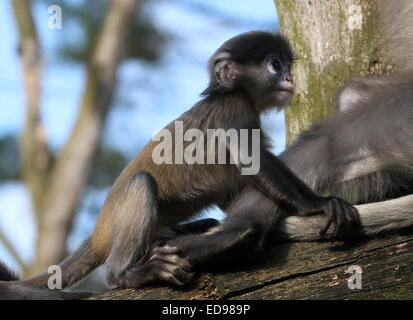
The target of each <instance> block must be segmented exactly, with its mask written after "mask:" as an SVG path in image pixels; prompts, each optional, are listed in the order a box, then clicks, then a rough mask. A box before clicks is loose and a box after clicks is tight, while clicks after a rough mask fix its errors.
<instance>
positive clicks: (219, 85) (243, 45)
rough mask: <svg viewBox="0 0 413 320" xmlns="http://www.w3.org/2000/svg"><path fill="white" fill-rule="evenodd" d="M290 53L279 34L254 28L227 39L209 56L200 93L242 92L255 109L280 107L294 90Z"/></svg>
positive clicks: (284, 39) (288, 99)
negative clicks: (207, 79) (207, 77)
mask: <svg viewBox="0 0 413 320" xmlns="http://www.w3.org/2000/svg"><path fill="white" fill-rule="evenodd" d="M292 61H293V53H292V50H291V47H290V44H289V42H288V40H287V39H286V38H285V37H284V36H282V35H281V34H272V33H269V32H262V31H253V32H247V33H243V34H241V35H238V36H236V37H234V38H231V39H229V40H228V41H226V42H225V43H224V44H223V45H222V46H221V47H220V48H219V49H218V50H217V51H216V52H215V53H214V55H213V56H212V57H211V58H210V60H209V73H210V83H209V86H208V88H207V89H206V90H205V91H204V92H203V93H202V94H203V95H205V96H213V95H218V94H223V93H227V92H240V93H242V94H245V95H246V96H247V97H248V98H249V99H250V100H251V101H252V102H253V105H254V107H255V108H256V109H257V111H263V110H266V109H268V108H271V107H278V108H283V107H285V106H286V105H288V103H289V102H290V100H291V98H292V96H293V94H294V85H293V79H292V76H291V73H290V67H291V64H292Z"/></svg>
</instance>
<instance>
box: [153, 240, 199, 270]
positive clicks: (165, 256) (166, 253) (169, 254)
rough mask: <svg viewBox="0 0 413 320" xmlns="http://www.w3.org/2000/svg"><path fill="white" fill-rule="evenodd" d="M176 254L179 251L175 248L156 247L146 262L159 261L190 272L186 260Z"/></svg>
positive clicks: (167, 246) (166, 246)
mask: <svg viewBox="0 0 413 320" xmlns="http://www.w3.org/2000/svg"><path fill="white" fill-rule="evenodd" d="M178 254H179V250H178V248H177V247H171V246H169V245H165V246H162V247H156V248H155V249H153V250H152V256H151V257H150V258H149V260H148V262H150V261H152V260H161V261H164V262H167V263H170V264H175V265H179V267H180V268H182V269H185V270H190V269H191V268H192V266H191V264H190V263H189V261H188V259H186V258H182V257H180V256H179V255H178Z"/></svg>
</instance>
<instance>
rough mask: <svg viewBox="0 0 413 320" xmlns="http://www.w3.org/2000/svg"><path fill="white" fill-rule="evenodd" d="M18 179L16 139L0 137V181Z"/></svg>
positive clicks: (14, 137)
mask: <svg viewBox="0 0 413 320" xmlns="http://www.w3.org/2000/svg"><path fill="white" fill-rule="evenodd" d="M17 179H20V167H19V157H18V150H17V137H16V136H13V135H6V136H4V137H0V181H1V180H17Z"/></svg>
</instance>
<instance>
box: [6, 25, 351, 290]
mask: <svg viewBox="0 0 413 320" xmlns="http://www.w3.org/2000/svg"><path fill="white" fill-rule="evenodd" d="M292 62H293V54H292V50H291V48H290V45H289V43H288V41H287V40H286V39H285V38H284V37H283V36H282V35H280V34H271V33H267V32H249V33H245V34H241V35H239V36H236V37H234V38H232V39H230V40H228V41H227V42H225V43H224V44H223V45H222V46H221V47H220V48H219V49H218V50H217V51H216V52H215V53H214V54H213V56H212V57H211V59H210V61H209V72H210V83H209V86H208V88H207V89H206V90H205V91H204V92H203V93H202V94H203V98H202V100H200V101H199V102H198V103H196V104H195V106H193V107H192V108H191V109H190V110H188V111H187V112H185V113H184V114H183V115H182V116H180V117H179V118H178V119H177V120H176V121H180V122H182V124H183V131H184V132H185V131H187V130H188V129H192V128H196V129H198V130H200V131H201V132H202V133H203V134H204V135H205V136H206V135H207V130H208V129H224V130H225V131H227V130H230V129H232V130H235V131H236V132H237V133H240V130H241V129H248V132H249V133H251V132H252V130H253V129H258V130H260V136H259V145H260V148H259V151H258V152H259V154H258V155H259V159H260V166H259V171H258V172H257V174H255V175H242V174H241V170H242V169H243V165H242V163H239V162H238V163H235V164H233V163H231V162H230V158H231V159H234V158H237V155H236V154H234V151H233V150H232V149H231V148H229V147H228V146H227V145H225V147H226V148H227V149H226V152H227V154H228V157H227V158H226V162H225V163H218V159H216V161H215V164H187V163H182V164H177V163H174V164H157V163H155V162H154V160H153V155H152V154H153V150H154V148H155V147H156V146H157V145H158V142H156V141H151V142H149V143H148V144H147V145H146V147H145V148H144V149H143V150H142V151H141V152H140V153H139V154H138V155H137V157H136V158H135V159H134V160H132V161H131V162H130V163H129V165H128V166H127V167H126V168H125V169H124V170H123V172H122V173H121V174H120V176H119V177H118V178H117V180H116V181H115V183H114V185H113V187H112V190H111V191H110V193H109V195H108V197H107V199H106V202H105V204H104V206H103V208H102V211H101V213H100V216H99V218H98V221H97V224H96V227H95V230H94V232H93V234H92V236H91V237H90V238H89V239H88V240H86V241H85V242H84V243H83V245H82V246H81V247H80V248H79V249H78V250H77V251H76V252H75V253H74V254H73V255H72V256H70V257H69V258H67V259H66V260H64V261H63V262H62V263H61V264H60V267H61V268H62V277H63V279H62V282H63V287H65V286H68V285H71V284H73V283H75V282H76V281H78V280H79V279H81V278H82V277H84V276H85V275H86V274H87V273H89V272H90V271H91V270H92V269H94V268H96V267H97V266H99V265H101V264H105V266H106V268H107V270H108V280H109V282H110V283H112V284H114V285H116V286H119V287H138V286H140V285H142V284H143V283H145V282H146V281H150V280H166V281H169V282H172V283H175V284H182V283H185V282H187V281H188V280H189V278H190V276H191V274H190V272H189V270H188V269H189V267H190V264H188V260H187V259H185V258H179V257H178V256H177V255H176V251H175V249H174V248H171V247H168V246H164V247H158V248H155V247H156V246H157V245H158V243H159V239H160V238H162V237H168V234H170V233H171V232H172V229H173V227H174V226H176V225H177V224H178V223H179V222H182V221H185V220H187V219H188V218H190V217H193V216H194V215H196V214H197V213H199V212H200V211H201V210H202V209H204V208H207V207H209V206H211V205H218V206H219V207H220V208H222V209H223V210H224V211H226V212H227V214H228V219H227V220H226V221H225V222H224V223H223V224H222V225H221V226H220V227H219V229H215V230H214V231H211V233H210V235H209V236H208V235H206V236H205V237H204V239H203V242H202V245H201V244H200V245H199V246H198V247H196V248H194V247H193V246H192V247H190V248H188V249H187V250H185V248H180V252H181V254H183V256H184V257H189V256H190V255H191V254H192V252H193V251H194V250H196V251H198V252H201V253H202V255H203V256H205V257H208V256H212V255H214V254H215V253H216V252H222V251H225V250H227V249H230V248H231V247H233V246H237V245H239V244H240V243H243V242H248V243H252V244H254V243H256V244H257V245H259V244H260V241H262V239H263V238H264V237H265V235H266V234H267V233H268V232H269V231H270V230H271V229H273V227H274V226H275V225H276V224H277V222H278V219H279V217H280V216H281V215H283V214H284V213H285V212H287V213H288V214H298V215H306V214H308V213H312V212H322V213H324V214H325V216H326V221H325V224H324V225H323V226H322V228H321V231H320V232H321V233H325V232H326V231H327V229H328V228H329V227H330V225H331V224H334V225H335V228H334V236H336V237H339V236H340V237H341V236H343V235H345V234H346V233H349V232H352V230H354V229H357V227H358V226H359V217H358V213H357V210H356V209H355V208H354V207H353V206H351V205H349V204H348V203H346V202H345V201H343V200H341V199H339V198H335V197H321V196H318V195H317V194H315V193H314V192H313V191H312V190H311V189H310V188H309V187H307V186H306V185H305V184H304V183H303V182H302V181H301V180H300V179H298V178H297V177H296V176H295V175H294V174H293V172H292V171H291V170H290V169H289V168H288V167H287V166H286V165H284V163H283V162H282V161H281V160H279V159H278V158H277V157H276V156H274V155H273V154H272V153H271V152H270V151H269V145H270V144H269V141H268V139H267V137H266V136H265V134H264V133H263V132H262V130H261V122H260V114H261V113H262V112H264V111H266V110H268V109H270V108H274V107H277V108H280V109H281V108H283V107H285V106H287V105H288V103H289V101H290V100H291V97H292V95H293V92H294V86H293V80H292V76H291V74H290V67H291V64H292ZM166 129H168V130H169V131H170V132H172V133H173V132H174V130H175V122H172V123H170V124H169V125H168V126H167V127H166ZM238 136H240V135H238ZM219 143H221V144H222V143H223V142H222V141H220V142H219ZM188 144H189V142H185V146H187V145H188ZM252 144H253V141H252V139H251V137H249V139H248V149H247V150H241V151H240V154H241V153H242V152H248V150H251V148H252ZM177 150H178V147H177V146H176V145H174V144H173V145H171V146H170V151H172V153H173V155H174V156H175V155H176V153H177V152H178V151H177ZM207 152H208V150H205V155H207ZM173 159H175V157H173ZM250 190H253V191H254V192H258V193H260V194H263V195H265V197H267V198H268V199H270V200H271V202H272V203H273V204H274V205H273V209H274V210H271V212H266V213H265V214H264V215H263V214H261V213H259V212H256V210H255V209H256V208H253V207H251V206H249V205H246V206H245V207H244V208H242V207H239V206H237V204H238V201H236V200H237V199H238V198H239V196H240V195H242V194H243V193H244V192H248V191H250ZM234 201H236V202H235V204H236V205H235V209H234ZM238 209H239V210H238ZM213 224H214V222H213V221H212V225H213ZM210 225H211V224H208V223H207V226H206V227H205V228H203V227H201V228H200V229H201V231H202V230H203V229H204V230H206V229H208V228H209V226H210ZM185 227H188V225H187V226H180V228H181V229H182V228H183V229H185ZM189 227H191V225H190V226H189ZM192 227H193V225H192ZM195 229H199V227H195ZM175 232H176V231H175ZM183 232H185V231H183ZM154 248H155V249H154ZM149 257H151V258H149ZM47 279H48V274H42V275H39V276H37V277H34V278H31V279H28V280H25V281H22V282H19V283H20V284H23V285H26V286H32V287H36V288H46V287H47ZM12 283H13V282H3V283H1V285H0V287H1V286H10V285H12Z"/></svg>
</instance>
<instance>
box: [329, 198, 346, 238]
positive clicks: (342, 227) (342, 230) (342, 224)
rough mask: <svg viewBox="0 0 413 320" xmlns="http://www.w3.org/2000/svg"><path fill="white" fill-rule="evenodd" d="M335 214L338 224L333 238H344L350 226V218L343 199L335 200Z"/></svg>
mask: <svg viewBox="0 0 413 320" xmlns="http://www.w3.org/2000/svg"><path fill="white" fill-rule="evenodd" d="M333 203H334V204H333V207H334V211H335V212H334V215H335V216H336V225H335V228H334V233H333V239H340V238H342V237H343V236H344V235H345V234H346V233H347V232H348V229H349V227H350V220H348V219H347V216H346V215H347V213H346V209H345V207H344V205H343V203H342V202H341V201H338V200H337V199H334V200H333Z"/></svg>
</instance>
